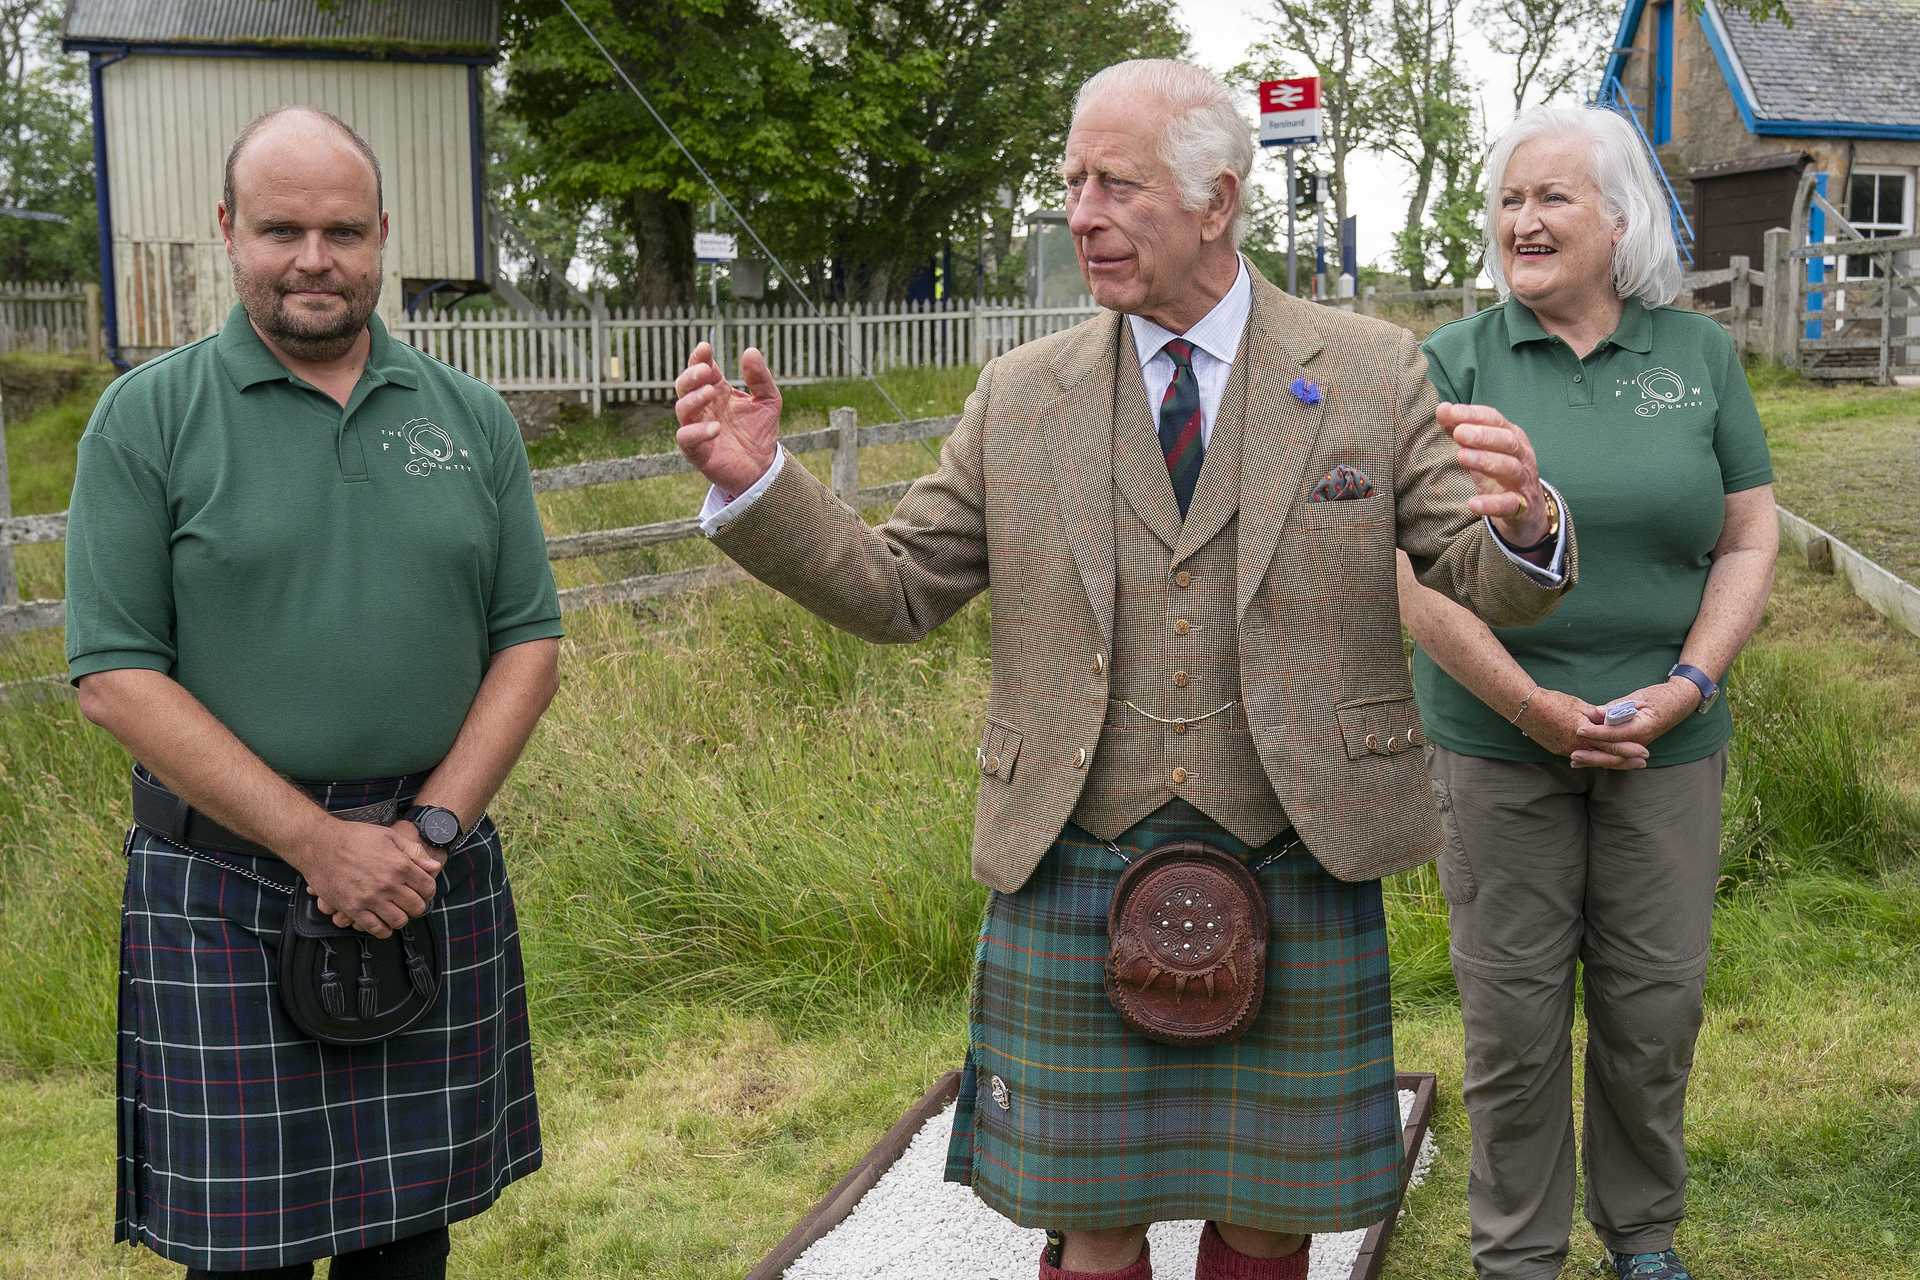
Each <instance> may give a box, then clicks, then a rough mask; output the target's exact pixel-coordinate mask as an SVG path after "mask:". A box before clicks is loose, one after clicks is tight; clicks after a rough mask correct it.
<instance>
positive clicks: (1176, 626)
mask: <svg viewBox="0 0 1920 1280" xmlns="http://www.w3.org/2000/svg"><path fill="white" fill-rule="evenodd" d="M1191 630H1193V624H1192V623H1190V622H1188V621H1187V620H1186V619H1185V618H1175V619H1174V622H1173V634H1175V635H1177V636H1183V635H1185V634H1187V632H1189V631H1191Z"/></svg>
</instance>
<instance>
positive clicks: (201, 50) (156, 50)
mask: <svg viewBox="0 0 1920 1280" xmlns="http://www.w3.org/2000/svg"><path fill="white" fill-rule="evenodd" d="M60 48H61V49H62V50H63V51H65V52H67V53H119V54H122V55H123V56H124V55H126V54H130V53H148V54H157V55H159V56H161V57H168V58H278V59H283V60H291V61H295V62H451V63H459V64H463V65H466V66H470V67H490V66H492V65H493V64H494V63H496V62H498V61H500V55H499V54H498V53H409V52H406V51H403V50H394V51H393V52H385V51H376V50H369V49H323V48H314V47H311V46H302V45H285V46H275V47H273V48H265V47H262V46H260V45H245V44H185V43H179V42H161V43H155V42H148V43H145V44H123V43H120V42H118V41H108V40H62V41H61V42H60Z"/></svg>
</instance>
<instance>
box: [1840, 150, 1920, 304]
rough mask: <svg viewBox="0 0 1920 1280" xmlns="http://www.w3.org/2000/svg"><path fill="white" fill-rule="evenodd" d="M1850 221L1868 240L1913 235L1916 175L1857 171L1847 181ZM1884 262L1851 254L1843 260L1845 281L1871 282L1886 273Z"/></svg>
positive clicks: (1890, 171)
mask: <svg viewBox="0 0 1920 1280" xmlns="http://www.w3.org/2000/svg"><path fill="white" fill-rule="evenodd" d="M1847 221H1848V222H1851V223H1852V224H1853V226H1854V230H1856V231H1858V232H1859V233H1860V234H1861V236H1862V237H1864V238H1866V239H1869V240H1881V239H1886V238H1887V237H1890V236H1909V235H1912V234H1913V175H1912V174H1911V173H1909V172H1903V171H1901V170H1898V169H1893V170H1872V169H1869V170H1861V169H1855V170H1854V172H1853V176H1852V177H1851V178H1850V179H1849V180H1848V182H1847ZM1884 260H1885V259H1883V258H1880V257H1868V256H1867V255H1865V254H1851V255H1849V256H1848V257H1846V258H1844V259H1842V260H1841V263H1840V278H1841V279H1842V280H1868V279H1873V278H1876V277H1878V276H1880V275H1882V274H1884V272H1883V270H1882V268H1881V265H1880V264H1881V263H1882V262H1883V261H1884Z"/></svg>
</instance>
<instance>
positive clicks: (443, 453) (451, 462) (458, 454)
mask: <svg viewBox="0 0 1920 1280" xmlns="http://www.w3.org/2000/svg"><path fill="white" fill-rule="evenodd" d="M380 434H381V435H383V436H387V437H389V439H386V440H382V441H381V442H380V448H381V451H382V452H386V451H389V450H391V449H392V448H393V446H394V445H395V444H396V443H404V444H405V445H406V446H407V466H406V471H407V474H408V475H410V476H424V475H427V474H429V473H430V472H434V471H471V470H473V466H472V464H471V463H469V462H468V461H467V457H468V454H467V451H466V450H465V449H462V448H459V447H458V446H457V445H455V444H454V442H453V435H452V433H450V432H449V431H448V430H447V429H446V428H445V427H443V426H441V425H440V424H439V423H437V422H435V421H434V420H433V419H431V418H409V419H407V420H406V421H405V422H403V423H401V424H400V425H399V426H398V427H389V428H387V429H386V430H383V431H382V432H381V433H380Z"/></svg>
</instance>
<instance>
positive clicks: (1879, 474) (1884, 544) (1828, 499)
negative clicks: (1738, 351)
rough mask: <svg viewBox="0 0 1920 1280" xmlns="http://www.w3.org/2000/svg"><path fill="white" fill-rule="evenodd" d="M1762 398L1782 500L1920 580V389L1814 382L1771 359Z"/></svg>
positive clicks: (1757, 393) (1760, 386)
mask: <svg viewBox="0 0 1920 1280" xmlns="http://www.w3.org/2000/svg"><path fill="white" fill-rule="evenodd" d="M1754 399H1755V401H1756V403H1758V405H1759V407H1760V417H1761V420H1762V421H1763V422H1764V423H1765V424H1766V427H1767V444H1768V446H1769V447H1770V448H1771V450H1772V452H1773V466H1774V471H1775V475H1776V479H1775V486H1774V488H1775V493H1776V495H1777V496H1778V498H1779V500H1780V504H1781V505H1782V506H1784V507H1787V508H1788V509H1790V510H1792V511H1794V512H1796V513H1797V514H1799V515H1802V516H1804V517H1806V518H1807V519H1808V520H1811V521H1813V522H1814V523H1815V524H1817V525H1819V526H1820V527H1821V528H1823V529H1826V530H1828V531H1829V532H1831V533H1834V534H1837V535H1839V537H1841V538H1842V539H1843V540H1845V541H1846V542H1849V543H1851V544H1852V545H1853V546H1854V547H1856V548H1857V549H1858V550H1859V551H1860V552H1861V553H1862V554H1864V555H1866V556H1867V557H1868V558H1869V559H1872V560H1874V561H1876V562H1877V563H1879V564H1880V565H1882V566H1884V567H1885V568H1887V569H1889V570H1891V571H1893V572H1894V573H1896V574H1899V575H1900V576H1901V577H1902V578H1905V579H1906V580H1907V581H1909V582H1920V502H1916V501H1915V500H1914V494H1915V493H1916V492H1917V491H1920V389H1915V388H1911V387H1869V386H1858V385H1850V384H1842V385H1839V386H1833V387H1827V388H1821V389H1818V390H1815V389H1812V388H1809V387H1808V386H1807V385H1806V384H1805V383H1804V382H1803V381H1802V380H1801V379H1800V378H1799V377H1798V376H1796V375H1792V374H1789V373H1786V372H1785V371H1783V370H1777V369H1773V368H1764V367H1763V370H1761V371H1757V373H1756V377H1755V379H1754Z"/></svg>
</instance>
